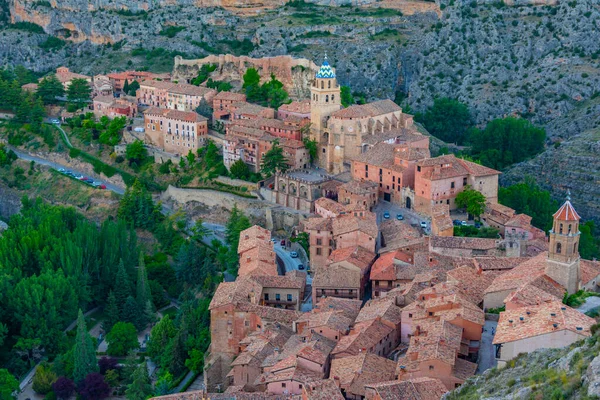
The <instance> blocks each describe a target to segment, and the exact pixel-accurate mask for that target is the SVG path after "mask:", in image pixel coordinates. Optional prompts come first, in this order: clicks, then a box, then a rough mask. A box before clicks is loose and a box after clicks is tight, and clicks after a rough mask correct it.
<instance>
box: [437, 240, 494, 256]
mask: <svg viewBox="0 0 600 400" xmlns="http://www.w3.org/2000/svg"><path fill="white" fill-rule="evenodd" d="M429 249H430V251H432V252H435V253H439V254H444V255H447V256H453V257H475V256H499V255H503V254H502V251H501V250H500V240H499V239H485V238H473V237H460V236H432V237H431V238H430V239H429Z"/></svg>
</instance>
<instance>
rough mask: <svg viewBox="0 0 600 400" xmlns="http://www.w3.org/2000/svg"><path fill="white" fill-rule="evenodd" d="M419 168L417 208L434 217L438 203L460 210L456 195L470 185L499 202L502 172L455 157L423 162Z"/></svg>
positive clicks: (450, 156) (489, 198)
mask: <svg viewBox="0 0 600 400" xmlns="http://www.w3.org/2000/svg"><path fill="white" fill-rule="evenodd" d="M416 166H417V169H416V172H415V203H416V204H415V205H414V208H415V210H417V211H418V212H422V213H425V214H428V215H430V214H431V207H432V206H434V205H436V204H447V205H448V206H449V207H450V210H454V209H456V204H455V199H456V195H458V193H460V192H462V191H463V190H464V188H465V187H466V186H470V187H471V188H473V189H475V190H477V191H479V192H481V194H483V195H484V196H485V198H486V200H487V201H489V202H491V203H497V202H498V175H500V172H499V171H496V170H493V169H491V168H487V167H484V166H482V165H479V164H476V163H474V162H471V161H467V160H463V159H460V158H457V157H455V156H454V155H452V154H450V155H444V156H440V157H435V158H428V159H425V160H421V161H418V162H417V163H416Z"/></svg>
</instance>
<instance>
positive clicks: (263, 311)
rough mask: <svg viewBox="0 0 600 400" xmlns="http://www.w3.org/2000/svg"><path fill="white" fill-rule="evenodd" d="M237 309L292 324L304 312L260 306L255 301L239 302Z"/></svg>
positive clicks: (270, 319)
mask: <svg viewBox="0 0 600 400" xmlns="http://www.w3.org/2000/svg"><path fill="white" fill-rule="evenodd" d="M237 309H238V310H240V311H245V312H251V313H254V314H256V315H258V316H259V317H261V318H262V319H266V320H268V321H272V322H279V323H282V324H288V325H289V324H291V323H292V322H293V321H295V320H297V319H298V318H299V317H300V315H302V313H301V312H300V311H294V310H285V309H283V308H274V307H268V306H259V305H258V304H253V303H239V304H238V305H237Z"/></svg>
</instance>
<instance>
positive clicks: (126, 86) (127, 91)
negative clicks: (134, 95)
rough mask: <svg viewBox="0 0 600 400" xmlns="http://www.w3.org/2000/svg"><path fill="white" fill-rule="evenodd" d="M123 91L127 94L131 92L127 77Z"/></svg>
mask: <svg viewBox="0 0 600 400" xmlns="http://www.w3.org/2000/svg"><path fill="white" fill-rule="evenodd" d="M123 92H124V93H125V94H127V93H129V81H128V80H127V79H125V83H124V84H123Z"/></svg>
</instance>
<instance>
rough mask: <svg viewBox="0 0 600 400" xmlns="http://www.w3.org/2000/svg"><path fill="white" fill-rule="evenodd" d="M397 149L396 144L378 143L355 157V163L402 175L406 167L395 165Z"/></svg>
mask: <svg viewBox="0 0 600 400" xmlns="http://www.w3.org/2000/svg"><path fill="white" fill-rule="evenodd" d="M395 147H396V145H394V144H389V143H385V142H380V143H377V144H375V145H374V146H373V147H372V148H370V149H369V150H367V151H366V152H365V153H362V154H359V155H357V156H356V157H354V161H357V162H361V163H365V164H368V165H373V166H376V167H379V168H386V169H391V170H393V171H396V172H398V173H401V172H403V171H404V167H403V166H402V165H399V164H396V163H395V157H396V153H395V151H394V149H395Z"/></svg>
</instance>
